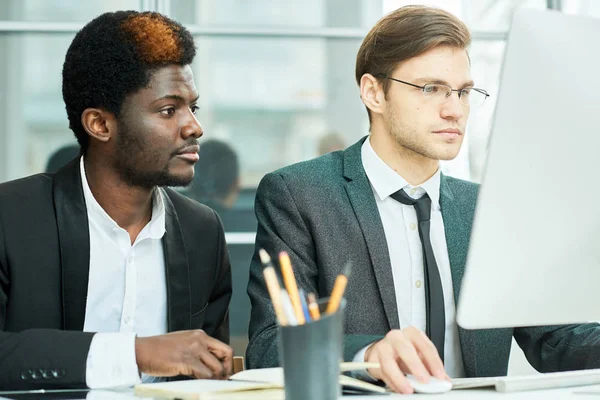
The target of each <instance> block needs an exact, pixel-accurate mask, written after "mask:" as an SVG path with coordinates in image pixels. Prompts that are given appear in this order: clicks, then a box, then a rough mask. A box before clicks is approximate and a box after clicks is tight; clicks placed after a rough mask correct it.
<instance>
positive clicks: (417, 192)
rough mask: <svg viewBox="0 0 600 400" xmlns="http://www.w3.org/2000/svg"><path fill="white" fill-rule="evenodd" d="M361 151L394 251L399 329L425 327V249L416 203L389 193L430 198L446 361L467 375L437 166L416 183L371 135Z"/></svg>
mask: <svg viewBox="0 0 600 400" xmlns="http://www.w3.org/2000/svg"><path fill="white" fill-rule="evenodd" d="M361 154H362V163H363V167H364V169H365V172H366V174H367V177H368V178H369V182H370V183H371V187H372V188H373V193H374V195H375V201H376V203H377V208H378V210H379V215H380V216H381V222H382V223H383V230H384V232H385V237H386V241H387V245H388V249H389V253H390V262H391V264H392V276H393V278H394V288H395V292H396V304H397V307H398V317H399V320H400V328H407V327H409V326H414V327H416V328H418V329H419V330H421V331H423V332H424V331H425V327H426V315H425V288H424V282H423V280H424V273H423V249H422V245H421V239H420V238H419V225H418V221H417V213H416V211H415V209H414V206H410V205H405V204H402V203H400V202H398V201H396V200H394V199H392V198H391V197H390V195H391V194H393V193H395V192H396V191H398V190H400V189H404V190H405V192H406V193H407V194H408V195H409V196H410V197H412V198H413V199H418V198H420V197H421V196H423V195H424V194H425V193H427V194H428V195H429V197H430V198H431V232H430V234H431V245H432V247H433V253H434V255H435V260H436V262H437V265H438V269H439V271H440V278H441V280H442V289H443V291H444V309H445V316H446V335H445V340H444V366H445V368H446V373H447V374H448V375H449V376H450V377H452V378H459V377H463V376H464V367H463V361H462V353H461V348H460V341H459V337H458V326H457V325H456V307H455V304H454V291H453V288H452V275H451V272H450V261H449V258H448V247H447V245H446V236H445V233H444V232H445V231H444V221H443V219H442V213H441V210H440V170H439V169H438V171H437V172H436V173H435V175H433V176H432V177H431V178H430V179H429V180H427V182H425V183H423V184H422V185H420V186H417V187H414V186H412V185H410V184H409V183H408V182H406V180H404V178H402V177H401V176H400V175H399V174H398V173H396V171H394V170H393V169H392V168H390V167H389V166H388V165H387V164H386V163H385V162H384V161H383V160H382V159H381V158H379V156H378V155H377V153H375V150H373V147H372V146H371V142H370V137H369V138H368V139H367V140H365V142H364V144H363V146H362V149H361ZM367 348H368V346H367V347H365V348H364V349H362V350H361V351H360V352H359V353H357V354H356V357H355V361H363V360H364V354H365V351H366V349H367Z"/></svg>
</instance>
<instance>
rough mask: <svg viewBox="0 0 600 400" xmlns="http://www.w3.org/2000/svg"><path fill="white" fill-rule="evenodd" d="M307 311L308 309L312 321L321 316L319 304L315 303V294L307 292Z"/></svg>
mask: <svg viewBox="0 0 600 400" xmlns="http://www.w3.org/2000/svg"><path fill="white" fill-rule="evenodd" d="M308 311H310V316H311V317H312V319H313V321H318V320H319V319H320V318H321V313H320V312H319V305H318V304H317V296H315V294H314V293H309V294H308Z"/></svg>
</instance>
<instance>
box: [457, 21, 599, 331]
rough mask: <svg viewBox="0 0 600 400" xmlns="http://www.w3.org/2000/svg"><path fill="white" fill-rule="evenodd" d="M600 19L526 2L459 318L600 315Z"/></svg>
mask: <svg viewBox="0 0 600 400" xmlns="http://www.w3.org/2000/svg"><path fill="white" fill-rule="evenodd" d="M598 38H600V19H591V18H586V17H576V16H569V15H564V14H561V13H559V12H556V11H534V10H520V11H518V12H517V13H516V14H515V16H514V18H513V22H512V26H511V29H510V32H509V35H508V43H507V48H506V53H505V59H504V65H503V68H502V76H501V81H500V90H499V93H498V102H497V106H496V110H495V117H494V123H493V128H492V134H491V135H492V136H491V143H490V147H489V155H488V161H487V165H486V168H485V172H484V176H483V180H482V186H481V188H480V193H479V200H478V203H477V208H476V212H475V221H474V225H473V229H472V232H471V243H470V247H469V252H468V257H467V264H466V270H465V274H464V279H463V283H462V288H461V292H460V298H459V301H458V311H457V322H458V324H459V325H460V326H462V327H463V328H467V329H476V328H499V327H516V326H534V325H549V324H562V323H577V322H584V321H593V320H600V168H599V167H598V164H599V162H600V77H599V74H600V50H598Z"/></svg>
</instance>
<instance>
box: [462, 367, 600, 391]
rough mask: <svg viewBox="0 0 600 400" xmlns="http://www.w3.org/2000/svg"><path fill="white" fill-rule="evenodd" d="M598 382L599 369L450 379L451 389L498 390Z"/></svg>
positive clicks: (545, 387) (551, 387)
mask: <svg viewBox="0 0 600 400" xmlns="http://www.w3.org/2000/svg"><path fill="white" fill-rule="evenodd" d="M598 384H600V369H587V370H582V371H567V372H549V373H545V374H535V375H520V376H500V377H490V378H457V379H452V390H460V389H473V388H484V387H494V388H495V389H496V390H497V391H498V392H518V391H524V390H543V389H554V388H564V387H574V386H588V385H598Z"/></svg>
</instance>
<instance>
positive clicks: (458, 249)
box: [440, 174, 477, 376]
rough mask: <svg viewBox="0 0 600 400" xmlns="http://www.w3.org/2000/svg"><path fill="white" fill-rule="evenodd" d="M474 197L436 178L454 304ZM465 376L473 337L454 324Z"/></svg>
mask: <svg viewBox="0 0 600 400" xmlns="http://www.w3.org/2000/svg"><path fill="white" fill-rule="evenodd" d="M476 200H477V199H476V197H474V198H466V196H461V197H460V198H459V197H458V196H455V195H454V193H453V192H452V189H451V184H450V182H449V179H448V178H446V177H445V176H444V175H443V174H442V176H441V182H440V207H441V211H442V218H443V220H444V229H445V231H446V245H447V247H448V258H449V260H450V269H451V271H452V286H453V288H454V304H456V305H457V306H458V299H459V293H460V288H461V284H462V279H463V275H464V272H465V263H466V260H467V251H468V247H469V238H470V235H471V226H472V223H473V216H474V208H475V202H476ZM458 332H459V337H460V345H461V349H462V355H463V364H464V368H465V374H466V376H477V340H476V339H477V338H476V335H475V332H474V331H469V330H465V329H463V328H461V327H459V328H458Z"/></svg>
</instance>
